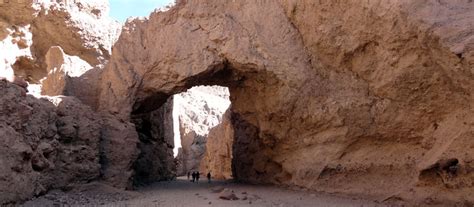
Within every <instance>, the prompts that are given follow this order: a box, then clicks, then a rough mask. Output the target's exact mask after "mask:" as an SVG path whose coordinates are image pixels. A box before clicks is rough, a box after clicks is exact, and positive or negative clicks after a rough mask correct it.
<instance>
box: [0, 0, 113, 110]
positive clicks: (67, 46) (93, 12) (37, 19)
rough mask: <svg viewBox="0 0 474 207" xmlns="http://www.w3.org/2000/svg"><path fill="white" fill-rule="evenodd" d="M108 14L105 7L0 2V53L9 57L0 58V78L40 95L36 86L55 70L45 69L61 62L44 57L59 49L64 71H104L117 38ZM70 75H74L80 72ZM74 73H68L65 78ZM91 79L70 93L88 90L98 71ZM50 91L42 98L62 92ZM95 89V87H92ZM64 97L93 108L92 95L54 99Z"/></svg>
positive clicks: (86, 2)
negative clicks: (26, 84) (13, 78)
mask: <svg viewBox="0 0 474 207" xmlns="http://www.w3.org/2000/svg"><path fill="white" fill-rule="evenodd" d="M108 12H109V9H108V2H107V1H91V0H81V1H74V2H71V1H65V0H63V1H54V2H51V1H42V0H41V1H36V0H35V1H32V0H11V1H5V2H2V4H0V49H1V50H2V51H9V52H6V53H3V52H2V53H1V54H0V76H7V77H10V76H13V74H15V75H16V76H18V77H21V78H23V79H25V80H26V81H27V82H29V83H30V85H31V86H32V87H31V88H30V92H33V93H37V94H39V92H40V91H41V89H39V88H40V87H41V85H40V80H41V79H43V78H45V77H46V76H48V73H49V72H50V71H51V70H50V69H52V67H54V66H52V65H49V69H47V67H48V64H51V62H52V61H53V62H55V63H58V62H60V61H61V57H59V56H58V55H56V56H55V55H51V54H50V55H49V56H48V58H47V57H46V55H47V53H48V51H49V50H50V48H51V47H54V48H56V47H60V48H61V49H62V50H63V53H64V55H66V54H67V55H66V56H67V57H66V58H63V59H64V60H66V62H67V61H72V62H67V63H64V64H65V65H67V66H70V65H74V66H78V65H81V67H82V65H84V64H83V62H85V63H87V64H88V65H91V66H93V67H97V68H103V66H104V65H105V64H106V63H107V60H108V59H109V57H110V51H111V48H112V45H113V43H114V42H115V40H116V39H117V38H118V35H119V34H120V24H119V23H118V22H115V21H113V20H112V19H110V17H109V16H108ZM70 56H74V58H72V57H70ZM54 58H59V59H54ZM76 60H77V61H76ZM48 62H49V63H48ZM71 63H72V64H71ZM55 66H58V65H55ZM67 66H66V67H67ZM89 68H92V67H89ZM73 71H75V72H74V73H76V72H77V71H79V70H73ZM73 71H71V70H69V74H71V73H72V72H73ZM91 73H93V74H87V75H88V76H87V77H82V78H81V81H75V83H74V84H75V85H77V84H81V85H79V86H78V87H75V89H76V90H78V88H81V87H82V88H87V87H86V86H89V84H96V82H97V80H95V78H98V77H100V73H99V72H97V71H92V72H91ZM76 74H77V73H76ZM54 78H59V76H58V74H57V73H55V74H53V77H49V78H48V79H49V80H48V81H47V82H49V84H51V82H55V81H53V80H52V79H54ZM76 79H79V78H76ZM89 79H93V80H89ZM67 80H69V79H67ZM84 80H85V81H84ZM56 81H60V82H61V81H64V80H61V79H58V80H56ZM82 82H85V83H82ZM52 87H54V86H51V85H50V86H47V88H46V89H45V90H44V91H43V94H48V95H51V94H54V95H58V93H59V91H62V89H61V90H60V89H55V90H58V91H51V90H52V89H51V88H52ZM58 87H60V86H58ZM60 88H63V87H60ZM94 88H97V87H96V86H94ZM71 89H72V88H71ZM68 93H69V95H74V96H76V97H78V98H79V99H81V100H82V99H84V100H85V102H87V104H89V105H91V106H93V105H95V104H96V99H97V97H96V96H97V94H96V92H94V93H93V92H87V93H85V92H84V90H79V91H78V92H75V91H72V92H67V91H65V92H64V93H59V94H61V95H67V94H68ZM84 93H85V94H84ZM82 96H84V98H83V97H82Z"/></svg>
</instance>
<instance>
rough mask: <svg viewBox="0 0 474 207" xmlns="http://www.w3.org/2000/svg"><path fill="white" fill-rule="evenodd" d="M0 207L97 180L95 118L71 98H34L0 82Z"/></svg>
mask: <svg viewBox="0 0 474 207" xmlns="http://www.w3.org/2000/svg"><path fill="white" fill-rule="evenodd" d="M0 91H1V92H0V93H1V94H2V98H0V137H1V138H2V142H1V144H0V148H1V150H0V163H2V168H1V170H0V203H1V204H4V203H9V202H16V201H20V200H24V199H27V198H30V197H31V196H34V195H39V194H42V193H44V192H46V191H47V190H49V189H52V188H58V187H62V186H66V185H67V184H69V183H81V182H88V181H90V180H94V179H97V178H98V177H99V170H100V165H99V151H98V150H99V138H100V126H101V119H100V118H98V117H97V115H96V114H95V113H94V112H93V111H92V110H91V109H90V108H89V107H87V106H85V105H83V104H81V103H80V102H79V100H77V99H75V98H73V97H56V98H50V99H51V100H47V99H36V98H34V97H32V96H24V95H22V91H23V89H21V88H20V87H18V86H16V85H14V84H11V83H9V82H7V81H4V80H0Z"/></svg>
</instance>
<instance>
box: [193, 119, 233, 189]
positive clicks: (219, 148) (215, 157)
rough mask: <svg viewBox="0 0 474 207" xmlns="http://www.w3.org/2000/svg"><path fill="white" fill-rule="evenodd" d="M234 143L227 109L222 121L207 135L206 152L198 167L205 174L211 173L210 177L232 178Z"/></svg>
mask: <svg viewBox="0 0 474 207" xmlns="http://www.w3.org/2000/svg"><path fill="white" fill-rule="evenodd" d="M233 143H234V127H233V126H232V121H231V112H230V110H227V111H226V112H225V113H224V115H223V116H222V122H221V123H220V124H219V125H217V126H215V127H213V128H212V129H211V130H210V131H209V134H208V135H207V143H206V152H205V154H204V157H203V158H202V161H201V164H200V166H199V169H200V171H201V172H203V173H204V174H205V175H207V173H209V172H210V173H211V178H212V179H219V180H228V179H232V178H233V176H232V154H233Z"/></svg>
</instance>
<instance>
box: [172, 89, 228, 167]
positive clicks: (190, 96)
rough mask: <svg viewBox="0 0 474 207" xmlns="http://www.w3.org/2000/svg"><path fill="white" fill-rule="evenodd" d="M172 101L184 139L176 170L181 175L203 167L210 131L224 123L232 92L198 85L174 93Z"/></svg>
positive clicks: (181, 135)
mask: <svg viewBox="0 0 474 207" xmlns="http://www.w3.org/2000/svg"><path fill="white" fill-rule="evenodd" d="M173 100H174V101H173V102H174V110H175V114H176V115H177V117H174V118H176V119H178V124H179V132H180V138H181V143H180V144H181V154H180V155H179V156H178V157H177V159H176V160H177V162H178V163H179V165H178V166H177V172H176V173H177V175H178V176H182V175H186V174H187V173H188V172H190V171H198V170H200V165H201V160H202V159H203V157H204V155H205V152H206V143H207V139H208V134H209V131H210V130H211V128H213V127H214V126H216V125H218V124H219V123H221V122H222V116H223V114H224V112H225V110H226V109H227V108H228V107H229V104H230V101H229V91H228V90H227V88H224V87H219V86H199V87H193V88H191V89H190V90H188V91H186V92H184V93H180V94H178V95H175V96H173ZM201 173H203V174H205V173H207V171H202V172H201Z"/></svg>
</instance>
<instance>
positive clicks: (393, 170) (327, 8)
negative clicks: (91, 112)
mask: <svg viewBox="0 0 474 207" xmlns="http://www.w3.org/2000/svg"><path fill="white" fill-rule="evenodd" d="M472 6H473V3H472V2H470V1H467V0H466V1H442V2H436V3H430V4H422V3H419V1H411V0H404V1H391V2H388V3H387V2H382V1H367V2H360V1H338V2H333V1H328V2H314V1H310V0H308V1H293V0H281V1H263V2H262V1H233V2H226V3H225V4H222V2H220V1H214V2H213V1H208V2H205V3H203V2H201V1H180V2H178V3H177V5H176V6H175V7H174V8H172V9H171V10H170V11H168V12H158V13H155V14H152V15H151V17H150V19H149V20H135V21H132V22H129V23H128V24H127V25H126V26H125V28H124V30H123V33H122V35H121V37H120V39H119V41H118V42H117V44H116V45H115V46H114V52H113V57H112V59H111V62H110V64H109V65H108V66H107V68H106V70H105V71H104V73H103V85H102V92H101V101H100V104H101V109H102V110H105V111H109V112H111V113H114V114H116V115H117V116H118V117H122V118H123V119H124V120H129V119H130V115H131V114H139V113H144V112H147V111H152V110H155V109H156V107H158V106H159V105H161V104H160V103H163V102H164V101H165V100H166V98H167V97H168V96H170V95H172V94H175V93H179V92H182V91H184V90H185V89H187V88H190V87H191V86H194V85H200V84H218V85H223V86H228V87H229V89H230V94H231V101H232V107H233V108H232V112H233V115H232V123H233V125H234V139H235V140H234V145H233V149H234V154H233V159H234V162H233V165H234V169H233V170H234V172H233V175H234V176H235V177H236V178H237V179H240V180H245V181H252V182H269V183H278V184H288V185H297V186H302V187H306V188H309V189H314V190H320V191H326V192H342V193H351V194H353V193H355V194H363V195H371V196H375V197H377V198H380V199H386V198H393V199H409V200H418V201H422V202H431V201H433V202H438V201H443V202H449V201H452V202H456V201H462V200H466V198H472V197H473V196H472V192H474V191H473V190H472V189H473V188H474V186H473V185H472V180H473V179H474V173H473V171H472V168H473V167H472V162H473V160H472V157H474V156H473V154H472V152H473V150H472V141H470V140H469V137H471V135H472V134H473V129H474V120H472V117H473V116H472V115H473V111H472V103H474V101H473V100H474V97H473V95H472V94H471V92H472V91H473V89H474V78H473V70H472V63H471V62H472V61H470V58H469V57H468V56H467V55H465V54H471V52H472V51H471V49H470V48H471V47H470V46H467V45H471V44H472V38H471V37H472V34H471V33H470V31H471V30H472V25H471V23H472V21H469V19H472V18H471V16H472V11H473V10H472V9H462V8H472ZM461 7H462V8H461ZM433 11H443V12H441V13H436V12H433ZM459 11H462V12H459ZM413 12H414V14H413ZM452 13H458V14H459V15H460V16H458V17H457V18H456V19H461V20H462V21H461V22H463V26H460V27H457V28H458V29H455V30H449V29H448V30H449V31H452V33H449V34H448V33H446V32H442V31H444V30H445V28H447V26H449V25H452V24H450V23H449V22H453V23H454V22H457V21H456V20H454V19H450V18H448V16H449V15H450V14H452ZM435 17H436V18H435ZM430 19H435V21H429V20H430ZM441 20H446V22H444V21H441ZM437 22H438V23H439V22H442V24H438V23H437ZM433 27H434V28H435V32H432V30H431V28H433ZM463 28H467V29H463ZM445 35H448V36H445ZM453 38H454V39H453ZM453 43H455V44H456V46H453V45H452V44H453ZM460 45H465V47H463V48H464V49H463V50H462V51H463V52H462V55H461V56H460V55H459V51H458V50H455V48H459V47H460ZM453 48H454V49H453ZM459 56H460V57H459ZM452 158H455V159H457V160H458V164H456V165H454V166H449V167H448V168H443V167H438V166H441V165H440V164H439V162H440V161H441V160H450V159H452ZM437 163H438V164H437ZM451 167H452V168H453V169H454V168H457V169H459V171H456V176H452V175H451V174H452V173H451V174H450V175H449V179H448V180H447V179H440V178H439V177H437V174H443V175H446V177H448V176H447V175H448V174H449V173H448V172H447V171H446V170H445V169H450V168H451ZM438 178H439V179H438ZM436 180H437V181H436ZM440 180H441V181H440ZM381 181H383V182H381ZM447 186H449V187H447ZM467 200H469V199H467ZM469 202H472V200H469Z"/></svg>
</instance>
